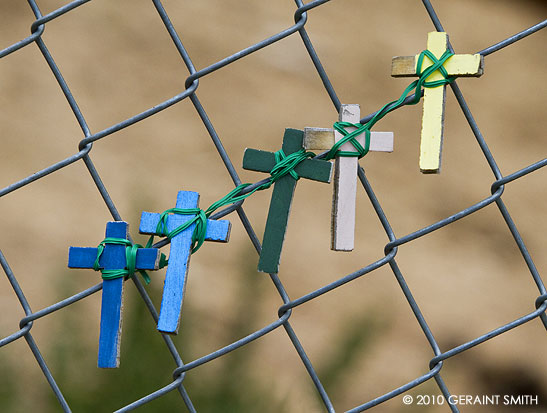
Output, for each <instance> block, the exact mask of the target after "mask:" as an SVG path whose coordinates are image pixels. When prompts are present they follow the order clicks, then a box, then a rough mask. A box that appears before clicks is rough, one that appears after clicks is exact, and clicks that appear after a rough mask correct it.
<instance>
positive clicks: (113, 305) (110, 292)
mask: <svg viewBox="0 0 547 413" xmlns="http://www.w3.org/2000/svg"><path fill="white" fill-rule="evenodd" d="M127 228H128V224H127V222H123V221H118V222H108V223H107V224H106V237H107V238H123V239H127V232H128V231H127ZM125 248H126V246H125V245H118V244H108V243H107V244H105V247H104V250H103V253H102V254H101V257H100V259H99V267H100V268H102V269H105V270H123V269H125V268H126V267H127V261H126V255H125ZM159 258H160V251H159V250H158V249H157V248H139V249H138V250H137V257H136V266H135V268H136V269H139V270H157V269H158V264H159ZM96 259H97V248H82V247H70V248H69V250H68V267H69V268H93V265H94V263H95V260H96ZM123 281H124V279H123V277H121V278H115V279H112V280H103V296H102V304H101V329H100V335H99V357H98V359H99V360H98V363H97V364H98V366H99V367H101V368H115V367H118V366H119V365H120V335H121V327H122V308H123V302H122V299H123Z"/></svg>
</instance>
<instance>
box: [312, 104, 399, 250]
mask: <svg viewBox="0 0 547 413" xmlns="http://www.w3.org/2000/svg"><path fill="white" fill-rule="evenodd" d="M360 112H361V111H360V107H359V105H342V107H341V108H340V115H339V120H340V121H341V122H351V123H359V120H360V118H361V115H360ZM353 130H355V128H347V131H348V132H351V131H353ZM343 137H344V135H342V134H341V133H340V132H338V131H335V130H334V129H325V128H305V129H304V148H305V149H309V150H327V149H330V148H332V146H333V145H334V144H335V143H336V142H338V141H339V140H340V139H342V138H343ZM356 139H357V141H358V142H359V143H360V144H361V145H362V146H365V134H364V133H362V134H361V135H359V136H358V137H357V138H356ZM340 150H341V151H355V148H354V147H353V145H352V144H351V142H346V143H345V144H343V145H342V146H341V147H340ZM369 151H376V152H393V132H371V133H370V147H369ZM357 167H358V159H357V157H345V156H337V157H336V159H335V169H334V192H333V198H332V223H331V249H332V250H334V251H352V250H353V246H354V238H355V195H356V192H357Z"/></svg>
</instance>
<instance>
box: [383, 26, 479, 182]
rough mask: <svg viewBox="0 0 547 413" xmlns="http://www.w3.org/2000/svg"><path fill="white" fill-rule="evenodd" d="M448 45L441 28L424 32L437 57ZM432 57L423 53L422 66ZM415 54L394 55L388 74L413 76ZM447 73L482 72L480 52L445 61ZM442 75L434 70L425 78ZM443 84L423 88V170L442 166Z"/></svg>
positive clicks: (475, 74) (466, 74)
mask: <svg viewBox="0 0 547 413" xmlns="http://www.w3.org/2000/svg"><path fill="white" fill-rule="evenodd" d="M447 46H448V35H447V34H446V33H444V32H431V33H429V34H428V35H427V49H428V50H429V51H430V52H432V53H433V54H434V55H435V57H437V58H440V57H441V55H442V54H443V53H444V52H445V51H446V48H447ZM431 63H432V62H431V60H430V59H429V58H427V56H426V57H424V62H423V63H422V69H425V68H427V67H428V66H429V65H431ZM417 64H418V55H417V56H396V57H394V58H393V61H392V65H391V76H393V77H408V76H416V72H417ZM443 66H444V68H445V69H446V71H447V73H448V75H449V76H462V77H479V76H481V75H482V74H483V68H484V59H483V57H482V56H481V55H480V54H474V55H470V54H459V55H458V54H457V55H454V56H452V57H450V58H449V59H448V60H447V61H446V62H445V63H444V65H443ZM441 79H443V76H442V74H441V73H440V72H439V71H438V70H437V71H436V72H434V73H433V74H432V75H431V76H430V77H428V78H427V81H435V80H441ZM445 96H446V85H443V86H438V87H433V88H425V92H424V109H423V117H422V139H421V144H420V170H421V171H422V173H424V174H434V173H439V171H440V168H441V151H442V145H443V120H444V102H445Z"/></svg>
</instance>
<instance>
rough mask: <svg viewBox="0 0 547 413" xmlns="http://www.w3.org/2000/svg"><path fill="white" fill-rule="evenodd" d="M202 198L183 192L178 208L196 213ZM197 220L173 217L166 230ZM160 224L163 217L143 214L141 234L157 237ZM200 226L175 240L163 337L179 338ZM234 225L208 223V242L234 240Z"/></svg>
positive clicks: (167, 279) (161, 327)
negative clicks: (194, 236)
mask: <svg viewBox="0 0 547 413" xmlns="http://www.w3.org/2000/svg"><path fill="white" fill-rule="evenodd" d="M198 202H199V194H198V193H197V192H191V191H179V193H178V195H177V204H176V208H181V209H192V208H197V207H198ZM192 218H193V217H192V216H191V215H177V214H172V215H169V217H168V218H167V224H166V227H167V228H166V230H167V232H171V231H173V230H174V229H175V228H178V227H180V226H181V225H183V224H184V223H185V222H187V221H189V220H190V219H192ZM159 221H160V214H156V213H152V212H143V213H142V216H141V224H140V227H139V232H140V233H141V234H156V229H157V227H158V223H159ZM195 226H196V224H192V225H190V226H189V227H188V228H186V229H185V230H184V231H182V232H181V233H180V234H178V235H175V236H174V237H173V238H172V239H171V250H170V252H169V265H168V266H167V273H166V274H165V284H164V286H163V298H162V300H161V309H160V317H159V320H158V330H159V331H161V332H162V333H167V334H177V332H178V329H179V319H180V312H181V309H182V299H183V298H184V291H185V289H186V280H187V278H188V265H189V263H190V255H191V251H190V249H191V245H192V233H193V232H194V228H195ZM230 227H231V224H230V221H226V220H220V221H216V220H211V219H208V220H207V232H206V234H205V240H206V241H217V242H228V238H229V237H230Z"/></svg>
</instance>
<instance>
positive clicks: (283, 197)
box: [243, 129, 332, 274]
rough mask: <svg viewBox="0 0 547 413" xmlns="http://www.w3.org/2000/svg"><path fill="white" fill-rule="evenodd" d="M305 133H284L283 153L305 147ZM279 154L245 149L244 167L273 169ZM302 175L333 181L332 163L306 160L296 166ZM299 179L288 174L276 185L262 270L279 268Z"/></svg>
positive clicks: (264, 245)
mask: <svg viewBox="0 0 547 413" xmlns="http://www.w3.org/2000/svg"><path fill="white" fill-rule="evenodd" d="M303 139H304V133H303V132H302V131H300V130H296V129H285V135H284V136H283V146H282V149H283V152H284V153H285V155H290V154H291V153H294V152H297V151H299V150H300V149H302V141H303ZM275 164H276V160H275V154H274V153H273V152H267V151H259V150H256V149H248V148H247V149H245V154H244V155H243V169H248V170H251V171H258V172H266V173H268V172H270V171H271V170H272V168H273V167H274V166H275ZM294 171H295V172H296V173H297V174H298V176H299V177H300V178H307V179H313V180H315V181H320V182H327V183H328V182H330V179H331V172H332V164H331V163H330V162H328V161H322V160H313V159H306V160H304V161H302V162H301V163H299V164H298V166H296V168H294ZM295 188H296V180H295V179H294V178H293V177H292V176H291V175H290V174H287V175H285V176H283V177H282V178H280V179H278V180H277V181H276V182H275V184H274V189H273V192H272V199H271V202H270V210H269V211H268V219H267V220H266V228H265V229H264V239H263V241H262V251H261V253H260V259H259V262H258V271H262V272H265V273H269V274H274V273H277V272H278V271H279V261H280V259H281V249H282V248H283V241H284V239H285V233H286V231H287V222H288V220H289V213H290V210H291V204H292V199H293V195H294V189H295Z"/></svg>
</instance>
